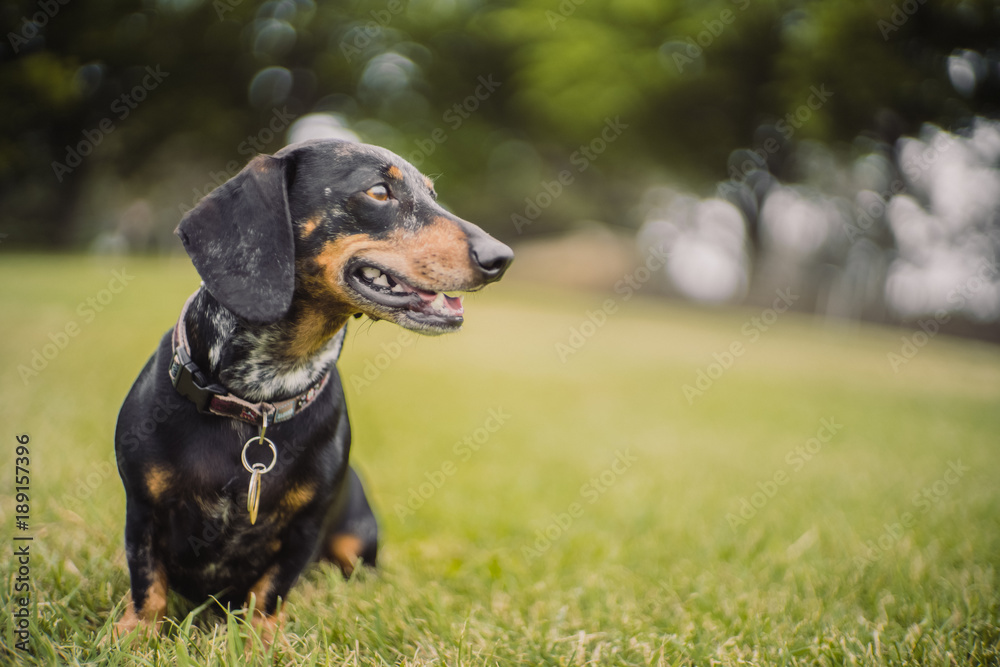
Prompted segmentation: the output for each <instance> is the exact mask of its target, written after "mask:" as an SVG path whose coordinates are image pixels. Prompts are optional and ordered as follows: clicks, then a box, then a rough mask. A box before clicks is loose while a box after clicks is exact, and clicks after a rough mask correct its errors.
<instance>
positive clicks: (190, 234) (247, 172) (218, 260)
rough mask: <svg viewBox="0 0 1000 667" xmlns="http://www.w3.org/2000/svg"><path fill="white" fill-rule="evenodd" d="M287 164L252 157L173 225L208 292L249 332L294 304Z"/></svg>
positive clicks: (265, 158) (277, 317) (293, 247)
mask: <svg viewBox="0 0 1000 667" xmlns="http://www.w3.org/2000/svg"><path fill="white" fill-rule="evenodd" d="M286 160H287V158H274V157H270V156H268V155H259V156H257V157H255V158H254V159H253V160H251V161H250V163H249V164H247V166H246V167H244V168H243V171H241V172H240V173H238V174H237V175H236V176H234V177H233V178H232V179H230V180H229V181H226V182H225V183H224V184H222V185H221V186H220V187H218V188H216V189H215V190H213V191H212V192H210V193H209V194H208V195H207V196H206V197H205V198H204V199H202V200H201V201H200V202H198V204H197V205H196V206H195V207H194V208H193V209H191V210H190V211H188V213H187V215H185V216H184V218H183V219H182V220H181V222H180V224H179V225H177V235H178V236H180V237H181V241H182V242H183V243H184V249H185V250H187V253H188V255H190V256H191V261H192V262H194V266H195V268H196V269H198V274H199V275H201V278H202V280H204V281H205V286H206V287H207V288H208V291H209V292H210V293H211V294H212V296H214V297H215V298H216V299H218V300H219V302H220V303H222V305H223V306H225V307H226V308H228V309H229V310H231V311H233V312H234V313H235V314H236V315H237V316H238V317H241V318H243V319H245V320H247V321H249V322H251V323H253V324H266V323H270V322H274V321H276V320H279V319H281V317H282V316H283V315H284V314H285V313H287V312H288V309H289V307H290V306H291V304H292V293H293V291H294V289H295V240H294V238H293V236H292V220H291V215H290V214H289V211H288V192H287V186H286V174H285V169H286Z"/></svg>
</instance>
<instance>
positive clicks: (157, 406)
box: [115, 140, 513, 637]
mask: <svg viewBox="0 0 1000 667" xmlns="http://www.w3.org/2000/svg"><path fill="white" fill-rule="evenodd" d="M436 199H437V195H436V193H435V191H434V184H433V183H432V182H431V180H430V179H428V178H427V177H425V176H423V175H422V174H420V173H419V172H418V171H417V169H416V168H414V167H413V166H412V165H410V164H409V163H407V162H406V161H405V160H403V159H402V158H400V157H399V156H397V155H395V154H393V153H391V152H389V151H387V150H384V149H381V148H378V147H375V146H368V145H364V144H358V143H352V142H345V141H334V140H316V141H308V142H303V143H299V144H294V145H291V146H288V147H286V148H284V149H283V150H281V151H279V152H278V153H276V154H274V155H273V156H272V155H260V156H258V157H256V158H254V159H253V160H251V161H250V163H249V164H248V165H247V166H246V167H245V168H244V169H243V170H242V171H241V172H240V173H239V174H237V175H236V176H235V177H233V178H232V179H231V180H229V181H228V182H226V183H224V184H223V185H222V186H220V187H219V188H217V189H216V190H214V191H212V192H211V193H209V194H208V195H207V196H206V197H205V198H204V199H202V200H201V201H200V202H199V203H198V204H197V205H196V206H195V208H193V209H192V210H191V211H189V212H188V214H187V215H185V216H184V218H183V219H182V220H181V223H180V225H179V226H178V228H177V234H178V235H179V236H180V238H181V241H182V242H183V244H184V247H185V249H186V250H187V252H188V254H189V255H190V257H191V260H192V262H193V263H194V266H195V268H196V269H197V270H198V273H199V274H200V276H201V278H202V280H203V282H202V285H201V287H200V288H199V289H198V290H197V291H196V292H195V293H194V294H193V295H192V296H191V297H190V299H188V302H187V303H186V304H185V306H184V308H183V310H182V312H181V315H180V317H179V319H178V321H177V325H176V326H175V327H174V329H173V330H172V331H169V332H167V333H166V334H165V335H164V336H163V338H162V340H161V341H160V344H159V348H158V349H157V350H156V352H155V353H154V354H153V356H152V358H150V360H149V361H148V362H147V363H146V365H145V367H144V368H143V369H142V371H141V372H140V373H139V376H138V378H137V379H136V381H135V383H134V384H133V386H132V389H131V391H130V392H129V394H128V396H127V398H126V399H125V402H124V404H123V405H122V408H121V412H120V414H119V416H118V426H117V429H116V433H115V449H116V452H117V457H118V469H119V473H120V475H121V478H122V482H123V484H124V486H125V493H126V503H127V506H126V516H125V546H126V555H127V559H128V568H129V575H130V579H131V593H130V595H131V599H130V600H129V602H128V605H127V609H126V611H125V614H124V616H123V618H122V619H121V620H120V621H119V622H118V623H117V625H116V635H117V636H121V635H122V634H123V633H126V632H129V631H131V630H133V629H136V628H137V627H140V626H142V627H146V628H156V627H157V626H158V624H159V622H160V621H161V620H162V618H163V616H164V614H165V612H166V606H167V591H168V590H170V589H173V590H175V591H177V592H178V593H180V594H182V595H183V596H184V597H186V598H188V599H190V600H194V601H201V600H205V599H208V598H209V597H210V596H215V597H216V599H218V600H219V602H220V603H222V604H223V605H237V606H239V605H242V604H244V603H246V604H247V605H248V606H251V607H252V608H253V609H254V610H255V612H254V614H253V616H254V618H253V620H254V623H255V624H256V625H257V626H258V627H259V628H262V634H265V633H270V635H271V636H272V637H273V632H274V630H275V629H276V627H277V614H276V610H277V607H278V603H279V600H282V599H285V598H286V597H287V595H288V591H289V589H290V588H291V587H292V585H293V584H294V583H295V581H296V579H297V578H298V577H299V575H300V574H301V573H302V571H303V569H304V568H305V567H306V566H307V565H308V564H309V563H310V562H312V561H314V560H317V559H326V560H331V561H333V562H335V563H337V564H338V565H339V566H340V567H341V569H342V570H343V571H344V573H345V575H349V574H350V573H351V571H352V570H353V569H354V568H355V567H356V565H357V564H358V562H359V561H360V562H362V563H364V564H365V565H371V566H374V565H375V563H376V558H377V551H378V529H377V525H376V521H375V516H374V514H373V512H372V510H371V507H370V505H369V503H368V500H367V498H366V496H365V492H364V489H363V488H362V485H361V482H360V480H359V478H358V476H357V474H356V473H355V472H354V470H353V469H351V467H350V466H349V465H348V454H349V452H350V448H351V431H350V426H349V424H348V418H347V407H346V403H345V400H344V390H343V387H342V385H341V380H340V376H339V374H338V372H337V368H336V365H335V364H336V361H337V358H338V357H339V355H340V350H341V347H342V345H343V341H344V335H345V331H346V324H347V321H348V320H349V319H350V318H351V317H352V316H361V315H362V314H364V315H367V316H368V317H370V318H372V319H373V320H388V321H391V322H395V323H396V324H399V325H400V326H403V327H405V328H407V329H411V330H413V331H417V332H419V333H423V334H431V335H434V334H441V333H446V332H450V331H456V330H458V329H459V328H461V326H462V322H463V306H462V299H461V297H460V296H454V295H452V294H450V293H453V292H464V291H471V290H477V289H480V288H482V287H483V286H485V285H486V284H487V283H490V282H493V281H496V280H499V279H500V277H501V276H502V275H503V273H504V271H506V269H507V267H508V266H509V265H510V263H511V261H512V259H513V253H512V252H511V250H510V248H508V247H507V246H506V245H504V244H503V243H500V242H499V241H497V240H495V239H494V238H492V237H490V236H489V235H488V234H486V233H485V232H484V231H483V230H481V229H480V228H479V227H477V226H475V225H473V224H471V223H469V222H466V221H465V220H462V219H461V218H458V217H456V216H454V215H452V214H451V213H448V212H447V211H445V210H444V209H443V208H442V207H441V206H439V205H438V204H437V201H436ZM154 414H155V415H156V416H157V419H156V422H157V423H156V426H155V428H153V429H150V428H148V426H149V424H150V416H151V415H154ZM160 417H162V419H161V418H160Z"/></svg>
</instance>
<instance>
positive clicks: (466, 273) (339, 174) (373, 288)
mask: <svg viewBox="0 0 1000 667" xmlns="http://www.w3.org/2000/svg"><path fill="white" fill-rule="evenodd" d="M436 199H437V195H436V193H435V191H434V184H433V183H432V182H431V181H430V179H428V178H427V177H426V176H423V175H422V174H421V173H420V172H419V171H417V169H416V168H415V167H413V166H412V165H411V164H409V163H408V162H406V161H405V160H403V159H402V158H401V157H399V156H398V155H395V154H394V153H391V152H389V151H387V150H385V149H382V148H378V147H376V146H369V145H365V144H356V143H350V142H344V141H333V140H318V141H308V142H303V143H300V144H294V145H292V146H288V147H287V148H285V149H283V150H281V151H279V152H278V153H276V154H274V155H273V156H269V155H261V156H258V157H256V158H254V159H253V160H251V161H250V163H249V164H248V165H247V166H246V167H245V168H244V169H243V171H241V172H240V173H239V174H237V175H236V176H235V177H233V178H232V179H231V180H229V181H228V182H226V183H225V184H223V185H222V186H221V187H219V188H217V189H216V190H214V191H212V192H211V193H210V194H209V195H208V196H206V197H205V198H204V199H202V200H201V201H200V202H199V203H198V205H197V206H195V208H193V209H192V210H191V211H189V212H188V214H187V215H186V216H184V219H183V220H181V223H180V225H178V227H177V233H178V235H179V236H180V237H181V240H182V241H183V243H184V247H185V249H186V250H187V252H188V254H189V255H190V256H191V259H192V261H193V262H194V265H195V267H196V268H197V269H198V273H199V274H200V275H201V277H202V279H203V280H204V281H205V285H206V287H207V288H208V290H209V292H211V294H212V295H213V296H214V297H215V298H216V299H218V300H219V301H220V302H221V303H222V305H224V306H225V307H227V308H228V309H229V310H231V311H233V312H234V313H235V314H236V315H237V316H239V317H241V318H243V319H245V320H247V321H249V322H251V323H254V324H262V323H270V322H274V321H277V320H279V319H281V318H282V317H283V316H284V315H285V314H286V313H287V312H288V310H289V308H290V307H291V304H292V300H293V297H294V295H295V294H296V290H298V293H299V294H301V295H303V296H304V298H308V299H310V300H311V301H312V302H314V303H315V304H319V305H320V306H321V307H322V308H327V309H330V310H331V312H336V313H337V314H343V313H348V314H353V313H364V314H366V315H368V316H370V317H372V318H374V319H383V320H389V321H392V322H395V323H397V324H399V325H401V326H404V327H406V328H407V329H413V330H415V331H419V332H421V333H430V334H436V333H444V332H447V331H453V330H455V329H458V328H459V327H461V325H462V321H463V308H462V300H461V297H457V296H451V295H449V294H447V293H448V292H466V291H471V290H476V289H479V288H481V287H483V286H484V285H486V284H487V283H490V282H493V281H495V280H499V279H500V277H501V276H502V275H503V273H504V271H506V269H507V267H508V266H509V265H510V262H511V260H512V259H513V253H512V252H511V250H510V248H508V247H507V246H506V245H504V244H503V243H500V242H499V241H497V240H496V239H494V238H492V237H491V236H489V235H488V234H487V233H486V232H484V231H483V230H481V229H480V228H479V227H477V226H475V225H473V224H471V223H469V222H466V221H465V220H462V219H461V218H458V217H456V216H454V215H452V214H450V213H448V212H447V211H445V210H444V209H443V208H441V206H439V205H438V203H437V201H436Z"/></svg>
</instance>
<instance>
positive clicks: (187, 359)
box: [168, 290, 331, 426]
mask: <svg viewBox="0 0 1000 667" xmlns="http://www.w3.org/2000/svg"><path fill="white" fill-rule="evenodd" d="M199 291H200V290H199ZM197 296H198V291H195V293H194V294H192V295H191V296H190V297H188V300H187V301H186V302H185V303H184V307H183V308H182V309H181V316H180V317H179V318H177V324H176V325H175V326H174V331H173V335H172V337H171V341H172V346H173V357H172V358H171V360H170V368H169V369H168V372H169V375H170V382H171V384H173V385H174V389H176V390H177V392H178V393H179V394H180V395H181V396H184V397H185V398H187V399H189V400H190V401H191V402H192V403H194V404H195V407H197V408H198V412H202V413H207V414H213V415H218V416H220V417H229V418H230V419H239V420H241V421H245V422H247V423H248V424H254V425H256V426H262V425H266V424H267V423H271V424H277V423H279V422H283V421H287V420H289V419H291V418H292V417H294V416H295V415H297V414H299V413H300V412H302V411H303V410H305V409H306V408H308V407H309V406H310V405H312V404H313V401H315V400H316V398H317V397H318V396H319V395H320V394H321V393H322V392H323V389H325V388H326V385H327V383H328V382H329V381H330V374H331V371H329V370H327V372H326V373H324V374H323V376H322V377H321V378H320V379H319V380H317V381H316V382H314V383H313V384H312V386H310V387H309V388H308V389H306V390H305V391H304V392H302V393H301V394H298V395H297V396H293V397H292V398H289V399H285V400H283V401H275V402H273V403H272V402H268V401H261V402H259V403H252V402H250V401H247V400H245V399H243V398H240V397H239V396H236V395H235V394H233V393H232V392H230V391H229V390H228V389H226V388H225V387H223V386H222V385H219V384H210V383H209V382H208V380H207V379H206V378H205V375H204V373H202V371H201V369H200V368H198V365H197V364H195V362H194V361H193V360H192V359H191V347H190V345H189V343H188V337H187V326H186V325H185V324H184V320H185V317H186V315H187V311H188V308H189V307H190V306H191V303H192V302H193V301H194V300H195V298H196V297H197ZM265 416H266V417H267V421H266V422H265V419H264V418H265Z"/></svg>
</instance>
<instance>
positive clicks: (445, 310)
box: [414, 290, 465, 317]
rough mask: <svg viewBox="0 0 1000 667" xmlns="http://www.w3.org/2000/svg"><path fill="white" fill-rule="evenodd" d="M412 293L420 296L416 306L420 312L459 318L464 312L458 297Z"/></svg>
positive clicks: (436, 293) (431, 293)
mask: <svg viewBox="0 0 1000 667" xmlns="http://www.w3.org/2000/svg"><path fill="white" fill-rule="evenodd" d="M414 291H415V292H416V293H417V294H418V295H420V303H419V304H417V308H418V309H419V310H420V311H422V312H425V313H433V314H435V315H444V316H446V317H459V316H460V315H462V314H463V313H464V312H465V308H463V307H462V297H460V296H448V295H447V294H445V293H444V292H424V291H423V290H414Z"/></svg>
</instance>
